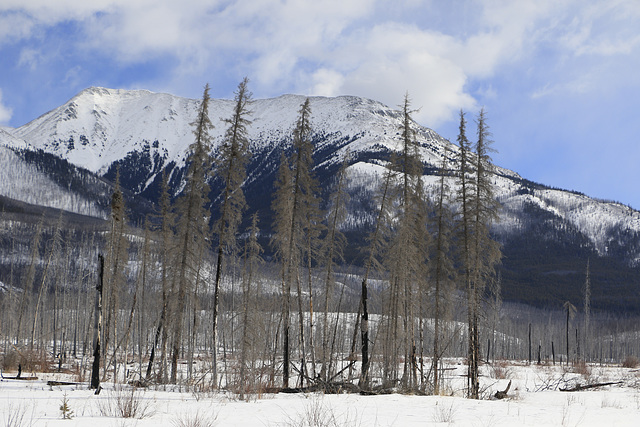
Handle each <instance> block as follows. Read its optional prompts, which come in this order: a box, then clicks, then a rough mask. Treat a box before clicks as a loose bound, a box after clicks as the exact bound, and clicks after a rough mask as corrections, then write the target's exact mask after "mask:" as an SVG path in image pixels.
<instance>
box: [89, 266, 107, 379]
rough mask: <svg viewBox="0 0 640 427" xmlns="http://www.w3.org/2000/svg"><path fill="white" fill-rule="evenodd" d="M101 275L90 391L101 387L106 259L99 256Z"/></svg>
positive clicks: (97, 293)
mask: <svg viewBox="0 0 640 427" xmlns="http://www.w3.org/2000/svg"><path fill="white" fill-rule="evenodd" d="M98 260H99V263H100V275H99V279H98V284H97V285H96V307H95V323H94V329H93V366H92V367H91V385H90V387H89V388H90V389H92V390H93V389H98V388H99V387H100V335H101V334H102V285H103V279H104V257H103V256H102V255H98Z"/></svg>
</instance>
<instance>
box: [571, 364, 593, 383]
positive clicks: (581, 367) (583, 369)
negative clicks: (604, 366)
mask: <svg viewBox="0 0 640 427" xmlns="http://www.w3.org/2000/svg"><path fill="white" fill-rule="evenodd" d="M571 371H572V372H573V373H574V374H579V375H582V377H583V378H584V379H589V378H590V377H591V367H590V366H589V365H587V362H585V361H584V360H580V361H578V362H576V363H574V364H573V367H572V369H571Z"/></svg>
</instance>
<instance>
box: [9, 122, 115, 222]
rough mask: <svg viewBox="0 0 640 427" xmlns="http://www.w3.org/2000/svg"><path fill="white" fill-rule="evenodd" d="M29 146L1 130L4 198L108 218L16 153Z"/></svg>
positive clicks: (76, 193)
mask: <svg viewBox="0 0 640 427" xmlns="http://www.w3.org/2000/svg"><path fill="white" fill-rule="evenodd" d="M25 147H26V144H25V143H24V141H20V140H18V139H16V138H14V137H12V136H11V135H9V134H8V133H6V132H5V131H3V130H0V195H2V196H6V197H9V198H11V199H15V200H19V201H22V202H25V203H30V204H35V205H40V206H46V207H51V208H56V209H63V210H66V211H69V212H73V213H78V214H82V215H89V216H97V217H104V216H105V215H106V211H105V209H104V208H102V207H100V206H98V205H97V204H96V203H94V201H92V200H89V199H88V198H86V197H83V196H82V195H81V194H79V193H78V192H76V191H73V190H71V189H70V188H64V187H62V186H61V185H60V184H59V183H58V182H56V181H55V180H54V179H52V178H51V177H50V176H49V175H47V174H46V173H44V172H42V171H41V170H40V169H39V168H38V166H37V165H35V164H32V163H28V162H27V161H25V159H24V157H22V156H21V155H20V154H19V153H18V152H16V151H14V149H20V148H21V149H24V148H25Z"/></svg>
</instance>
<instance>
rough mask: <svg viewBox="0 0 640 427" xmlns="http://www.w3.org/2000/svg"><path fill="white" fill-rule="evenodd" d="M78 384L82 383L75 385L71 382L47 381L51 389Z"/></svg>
mask: <svg viewBox="0 0 640 427" xmlns="http://www.w3.org/2000/svg"><path fill="white" fill-rule="evenodd" d="M78 384H80V383H74V382H69V381H53V380H49V381H47V385H48V386H50V387H58V386H62V385H78Z"/></svg>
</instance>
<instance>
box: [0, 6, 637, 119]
mask: <svg viewBox="0 0 640 427" xmlns="http://www.w3.org/2000/svg"><path fill="white" fill-rule="evenodd" d="M638 4H640V3H637V2H630V1H628V0H611V1H609V2H604V3H603V2H591V1H588V2H584V0H564V1H557V0H519V1H518V2H514V1H512V0H483V1H479V0H468V1H466V2H465V1H463V2H461V3H460V8H462V9H464V10H463V12H464V13H462V15H460V16H462V17H463V18H464V20H465V23H464V25H455V26H448V25H440V26H439V31H436V30H434V29H432V28H429V27H428V26H429V25H430V22H431V21H430V17H431V14H430V11H431V10H434V9H436V8H438V7H442V6H441V3H440V2H437V1H426V2H421V1H420V0H412V1H411V2H409V3H403V2H398V3H394V5H393V7H394V8H403V10H404V12H403V13H395V9H394V11H393V13H392V12H389V8H388V4H387V3H386V2H385V0H350V1H344V0H326V1H322V2H317V1H309V0H288V1H280V0H252V1H249V0H247V1H231V0H221V1H218V2H216V3H213V4H212V2H211V1H208V0H194V1H189V2H176V1H175V0H137V1H131V0H96V1H91V2H87V1H86V0H59V1H56V2H51V1H50V0H5V1H4V2H3V5H2V6H0V45H1V44H2V42H3V41H5V42H9V41H12V40H16V39H28V38H29V37H32V36H33V35H34V33H35V32H37V31H38V29H42V28H43V27H46V28H53V27H55V25H57V24H60V23H65V22H75V23H76V24H77V27H78V28H79V29H80V31H81V34H80V35H79V36H78V35H76V36H75V37H74V39H73V40H65V41H64V42H65V43H71V44H75V45H76V47H78V48H80V49H81V50H84V51H85V52H92V51H95V50H97V51H100V52H101V53H102V54H105V55H106V56H107V57H111V58H112V59H113V60H114V62H115V63H126V64H130V63H144V62H145V61H149V60H150V59H154V58H161V57H165V56H166V57H170V58H173V59H174V61H173V65H172V66H173V67H175V68H174V69H173V70H172V71H171V73H170V74H172V75H173V79H174V80H176V81H177V80H179V79H193V78H194V77H195V78H197V79H198V80H201V81H207V80H210V79H216V78H217V74H219V73H221V72H222V73H225V72H226V73H232V74H233V73H236V72H237V74H239V75H241V76H243V75H248V76H249V77H250V78H251V79H252V82H253V83H252V84H253V85H255V88H254V91H255V92H256V93H258V94H266V95H275V94H278V93H281V92H284V91H287V92H290V91H297V92H306V93H309V94H318V95H340V94H355V95H361V96H366V97H369V98H374V99H377V100H380V101H382V102H385V103H387V104H389V105H396V104H398V103H400V102H401V100H402V97H403V95H404V93H405V91H409V93H410V95H411V97H412V98H413V101H414V105H415V107H422V109H421V111H420V113H419V115H418V116H417V118H418V120H420V121H421V122H423V123H425V124H428V125H430V126H437V125H438V124H439V123H441V122H443V121H447V120H449V119H451V118H453V117H454V116H455V112H456V111H457V110H458V109H460V108H465V109H471V108H475V107H476V103H477V101H476V99H474V95H475V96H483V97H488V96H490V97H496V98H499V97H500V92H499V91H498V90H497V89H495V88H494V87H492V86H491V81H490V79H491V78H492V77H493V76H495V75H496V73H500V72H501V70H502V68H503V67H504V66H505V65H509V64H514V63H517V62H518V61H523V62H527V63H532V62H536V61H537V60H538V59H537V58H535V56H534V55H537V54H539V53H540V51H541V49H547V50H549V51H551V52H553V53H554V55H555V56H556V57H559V58H560V59H562V58H568V57H571V56H580V55H587V54H589V55H614V54H618V55H631V54H633V53H637V49H638V47H639V46H640V36H638V35H637V30H636V28H637V25H635V24H637V22H638V18H639V17H640V7H639V6H637V5H638ZM467 12H468V13H467ZM419 13H423V14H424V18H421V19H414V20H412V22H414V23H413V24H409V23H402V22H394V21H392V19H396V18H397V19H400V17H401V16H405V17H406V16H407V15H412V14H419ZM4 24H6V25H4ZM453 28H455V30H454V29H453ZM59 36H60V37H65V35H59ZM541 46H542V48H541ZM543 53H546V52H543ZM534 58H535V59H534ZM544 61H545V58H542V59H541V62H544ZM41 62H42V61H39V56H38V50H37V48H35V47H33V46H31V47H27V48H25V49H23V51H22V55H21V57H20V63H21V65H23V66H28V67H37V66H39V65H40V66H42V65H41ZM176 64H177V65H176ZM544 65H545V64H535V66H544ZM229 70H233V72H230V71H229ZM203 76H206V77H203ZM72 77H73V76H69V78H70V79H71V80H72ZM136 78H138V77H137V76H136ZM561 79H562V77H560V78H559V79H558V80H553V81H549V82H548V86H546V87H545V88H544V89H541V90H538V91H537V92H535V93H534V94H533V95H532V96H533V97H539V96H544V95H545V94H548V93H549V92H550V91H552V90H557V89H558V88H559V87H565V88H568V83H567V82H566V81H565V82H563V81H561ZM574 80H575V81H576V82H578V83H583V84H582V86H580V87H578V83H574V88H573V90H574V91H585V90H588V89H589V86H585V85H586V84H587V83H589V84H596V83H595V82H593V81H589V80H586V79H584V78H583V79H580V78H576V79H574ZM470 82H473V83H478V82H479V83H480V86H481V87H484V88H487V87H488V88H490V90H489V91H486V90H484V91H483V90H478V89H477V85H476V86H475V87H476V88H475V89H473V88H472V85H470ZM137 84H138V85H144V81H139V82H138V83H137ZM167 90H171V88H170V87H167ZM472 90H473V92H472ZM498 101H499V99H498Z"/></svg>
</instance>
